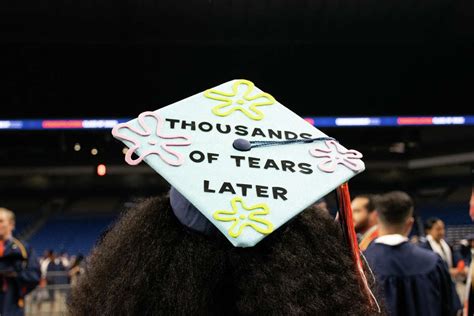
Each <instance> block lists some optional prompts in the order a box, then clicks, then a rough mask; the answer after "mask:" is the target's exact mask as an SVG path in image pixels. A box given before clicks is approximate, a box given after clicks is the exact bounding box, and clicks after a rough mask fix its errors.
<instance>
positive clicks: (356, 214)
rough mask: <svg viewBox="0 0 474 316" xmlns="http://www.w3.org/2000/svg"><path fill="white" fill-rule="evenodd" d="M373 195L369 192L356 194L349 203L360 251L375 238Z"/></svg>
mask: <svg viewBox="0 0 474 316" xmlns="http://www.w3.org/2000/svg"><path fill="white" fill-rule="evenodd" d="M374 198H375V197H374V196H373V195H371V194H364V195H357V196H356V197H355V198H354V199H353V200H352V203H351V206H352V212H353V219H354V229H355V231H356V233H357V236H358V238H359V248H360V250H361V251H364V250H365V249H367V247H368V246H369V245H370V243H371V242H372V241H373V240H374V239H375V238H377V236H378V229H377V211H376V209H375V203H374Z"/></svg>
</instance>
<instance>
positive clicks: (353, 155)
mask: <svg viewBox="0 0 474 316" xmlns="http://www.w3.org/2000/svg"><path fill="white" fill-rule="evenodd" d="M307 102H308V106H309V105H312V102H313V101H312V98H311V95H310V94H308V99H307ZM112 133H113V135H114V137H115V138H117V139H119V140H121V141H123V142H124V143H125V144H126V145H127V146H128V147H129V150H128V152H127V153H126V156H125V160H126V161H127V162H128V163H129V164H131V165H136V164H138V163H140V162H141V161H142V160H143V161H145V162H146V163H147V164H148V165H150V166H151V167H152V168H153V169H154V170H155V171H156V172H158V173H159V174H160V175H161V176H162V177H163V178H165V179H166V180H167V181H168V182H169V183H170V184H171V185H172V186H173V187H174V188H176V190H178V191H179V193H181V194H182V195H183V196H184V197H185V198H186V199H187V200H189V202H190V203H192V205H194V206H195V207H196V208H197V209H198V210H199V211H200V212H201V213H202V214H203V215H204V216H205V217H206V218H207V219H208V220H209V221H210V222H212V224H213V225H215V226H216V227H217V229H218V230H219V231H220V232H221V233H222V234H224V235H225V236H226V237H227V239H228V240H229V241H230V242H231V243H232V244H233V245H234V246H236V247H252V246H254V245H255V244H257V243H258V242H259V241H260V240H262V239H263V238H265V236H267V235H268V234H270V233H272V232H273V231H274V230H276V229H277V228H279V227H280V226H282V225H283V224H285V223H286V222H287V221H288V220H290V219H291V218H293V217H294V216H296V215H297V214H298V213H300V212H301V211H303V210H304V209H305V208H306V207H308V206H310V205H312V204H313V203H314V202H315V201H317V200H318V199H320V198H321V197H323V196H325V195H326V194H328V193H329V192H331V191H332V190H334V189H335V188H337V187H338V186H340V185H341V184H343V183H344V182H346V181H348V180H349V179H350V178H352V177H353V176H354V175H356V174H357V173H360V172H362V171H363V170H364V168H365V166H364V163H363V162H362V160H361V159H360V158H362V155H361V154H360V153H359V152H357V151H355V150H348V149H346V148H345V147H344V146H342V145H341V144H339V143H338V142H337V141H336V140H334V139H332V138H330V137H328V136H327V135H326V134H324V133H323V132H321V131H320V130H318V129H316V128H315V127H314V126H312V125H311V124H310V123H308V122H307V121H305V120H304V119H302V118H301V117H299V116H298V115H296V114H295V113H293V112H292V111H290V110H289V109H288V108H286V107H285V106H283V105H282V104H281V103H279V102H278V101H277V100H275V98H274V97H272V96H271V95H270V94H268V93H265V92H263V91H261V90H260V89H258V88H257V87H255V86H254V84H253V83H252V82H250V81H248V80H232V81H229V82H226V83H223V84H221V85H219V86H217V87H214V88H212V89H209V90H206V91H203V92H200V93H197V94H195V95H193V96H191V97H188V98H186V99H184V100H181V101H178V102H176V103H173V104H171V105H168V106H165V107H163V108H160V109H158V110H156V111H153V112H152V111H148V112H144V113H141V114H140V115H139V116H138V118H136V119H133V120H131V121H129V122H127V123H122V124H118V125H116V126H115V127H114V129H113V131H112Z"/></svg>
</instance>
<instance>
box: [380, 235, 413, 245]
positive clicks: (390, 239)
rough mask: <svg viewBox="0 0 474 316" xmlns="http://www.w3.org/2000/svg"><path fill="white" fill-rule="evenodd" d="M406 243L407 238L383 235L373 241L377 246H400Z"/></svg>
mask: <svg viewBox="0 0 474 316" xmlns="http://www.w3.org/2000/svg"><path fill="white" fill-rule="evenodd" d="M407 241H408V237H405V236H403V235H400V234H391V235H383V236H380V237H379V238H377V239H375V242H376V243H377V244H384V245H388V246H396V245H400V244H402V243H404V242H407Z"/></svg>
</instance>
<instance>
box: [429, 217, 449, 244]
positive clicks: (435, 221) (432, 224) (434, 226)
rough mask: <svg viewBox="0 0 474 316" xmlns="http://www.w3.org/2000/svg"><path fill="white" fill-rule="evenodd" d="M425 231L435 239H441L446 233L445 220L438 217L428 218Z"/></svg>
mask: <svg viewBox="0 0 474 316" xmlns="http://www.w3.org/2000/svg"><path fill="white" fill-rule="evenodd" d="M425 232H426V234H427V235H430V236H431V237H433V239H434V240H436V241H438V242H439V241H441V239H443V238H444V235H445V230H444V223H443V221H442V220H441V219H439V218H437V217H430V218H428V219H427V220H426V222H425Z"/></svg>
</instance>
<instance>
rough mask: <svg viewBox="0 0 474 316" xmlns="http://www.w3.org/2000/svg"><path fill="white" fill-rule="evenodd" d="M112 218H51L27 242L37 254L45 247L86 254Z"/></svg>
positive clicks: (110, 222)
mask: <svg viewBox="0 0 474 316" xmlns="http://www.w3.org/2000/svg"><path fill="white" fill-rule="evenodd" d="M114 219H115V218H114V217H112V216H90V217H70V218H65V217H60V218H53V219H50V220H48V221H47V222H46V223H45V225H44V226H42V227H41V228H40V229H39V230H38V231H37V232H36V233H35V234H34V235H33V236H32V238H31V239H30V240H29V243H30V245H32V246H33V247H34V249H35V250H36V252H37V253H38V254H42V253H43V252H44V251H45V250H47V249H53V250H55V251H61V250H66V251H67V252H68V253H69V254H78V253H82V254H88V253H89V252H90V250H91V249H92V247H93V246H94V245H95V244H96V242H97V241H98V239H99V238H100V236H101V234H103V233H104V232H105V231H106V229H107V227H109V225H110V224H112V223H113V221H114Z"/></svg>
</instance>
